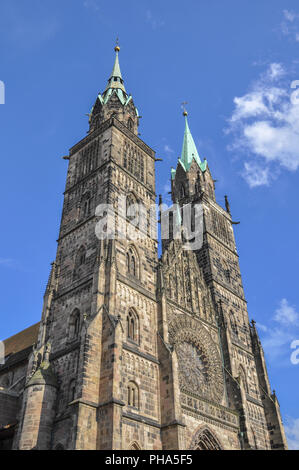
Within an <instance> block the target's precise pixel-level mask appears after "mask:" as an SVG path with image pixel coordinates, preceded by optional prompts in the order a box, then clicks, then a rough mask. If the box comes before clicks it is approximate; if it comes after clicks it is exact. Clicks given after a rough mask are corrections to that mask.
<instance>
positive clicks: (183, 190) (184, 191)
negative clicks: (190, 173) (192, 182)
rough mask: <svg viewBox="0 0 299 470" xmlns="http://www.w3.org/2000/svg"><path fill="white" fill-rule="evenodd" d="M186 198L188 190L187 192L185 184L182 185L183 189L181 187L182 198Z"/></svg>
mask: <svg viewBox="0 0 299 470" xmlns="http://www.w3.org/2000/svg"><path fill="white" fill-rule="evenodd" d="M185 196H186V190H185V186H184V185H183V184H181V187H180V198H184V197H185Z"/></svg>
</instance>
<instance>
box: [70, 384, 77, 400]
mask: <svg viewBox="0 0 299 470" xmlns="http://www.w3.org/2000/svg"><path fill="white" fill-rule="evenodd" d="M75 396H76V382H75V380H74V379H73V380H71V381H70V386H69V401H70V402H71V401H74V400H75Z"/></svg>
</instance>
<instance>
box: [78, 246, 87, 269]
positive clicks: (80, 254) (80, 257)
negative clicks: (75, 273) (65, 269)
mask: <svg viewBox="0 0 299 470" xmlns="http://www.w3.org/2000/svg"><path fill="white" fill-rule="evenodd" d="M85 261H86V249H85V247H84V246H81V247H80V248H79V250H78V256H77V266H78V267H79V266H82V264H85Z"/></svg>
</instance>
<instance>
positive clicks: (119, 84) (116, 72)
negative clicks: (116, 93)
mask: <svg viewBox="0 0 299 470" xmlns="http://www.w3.org/2000/svg"><path fill="white" fill-rule="evenodd" d="M114 50H115V61H114V66H113V69H112V73H111V75H110V77H109V80H108V84H107V86H106V89H105V92H104V93H106V91H107V90H109V89H120V90H122V91H123V92H124V93H125V94H127V93H126V89H125V86H124V81H123V78H122V75H121V71H120V65H119V58H118V53H119V51H120V47H119V46H115V48H114Z"/></svg>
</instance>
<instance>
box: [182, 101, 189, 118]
mask: <svg viewBox="0 0 299 470" xmlns="http://www.w3.org/2000/svg"><path fill="white" fill-rule="evenodd" d="M186 104H188V101H183V102H182V105H181V108H182V110H183V115H184V116H187V110H186Z"/></svg>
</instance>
